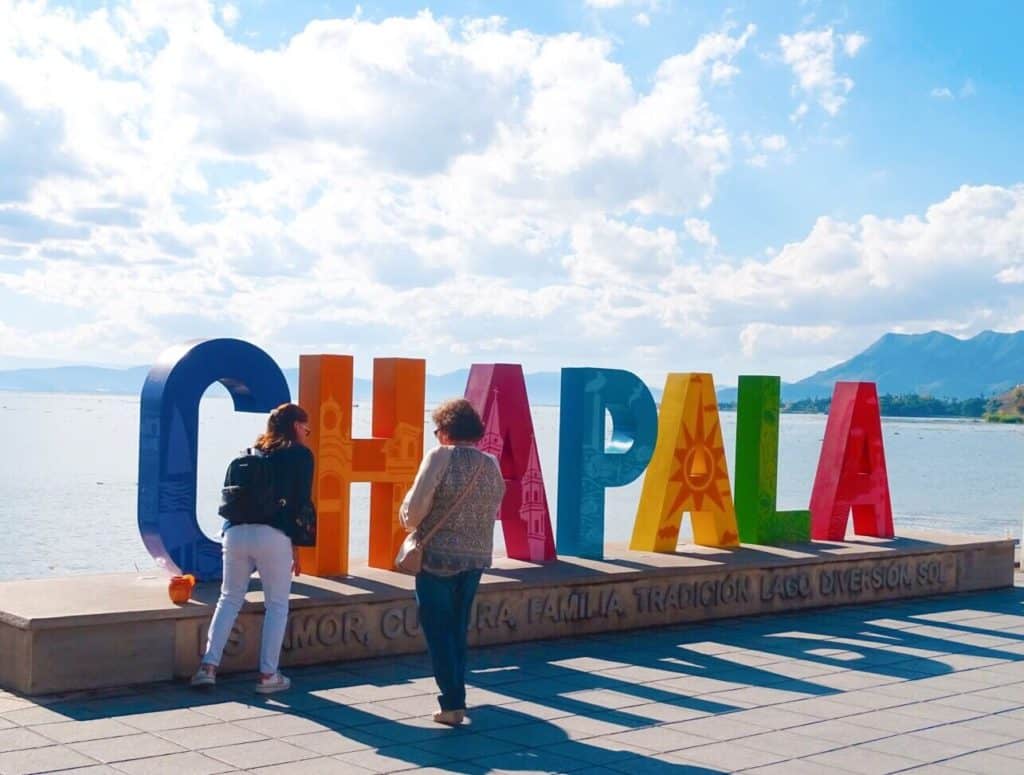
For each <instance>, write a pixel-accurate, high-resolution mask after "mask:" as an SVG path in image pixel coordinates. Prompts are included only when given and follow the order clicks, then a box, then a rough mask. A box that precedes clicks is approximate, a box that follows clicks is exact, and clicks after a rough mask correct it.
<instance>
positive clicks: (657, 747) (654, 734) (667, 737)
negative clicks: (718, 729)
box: [607, 727, 713, 753]
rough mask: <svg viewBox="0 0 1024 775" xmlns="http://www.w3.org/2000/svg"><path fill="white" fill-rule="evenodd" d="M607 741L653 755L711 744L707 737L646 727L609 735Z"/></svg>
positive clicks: (662, 728)
mask: <svg viewBox="0 0 1024 775" xmlns="http://www.w3.org/2000/svg"><path fill="white" fill-rule="evenodd" d="M607 739H608V740H609V741H612V742H617V743H625V744H626V745H629V746H635V747H637V748H644V749H646V750H648V751H653V752H654V753H670V752H672V751H680V750H682V749H684V748H692V747H694V746H697V745H707V744H708V743H711V742H713V741H712V740H711V739H709V738H707V737H702V736H700V735H695V734H692V733H689V732H680V731H678V730H673V729H667V728H665V727H647V728H646V729H636V730H633V731H632V732H620V733H619V734H617V735H610V736H609V737H608V738H607Z"/></svg>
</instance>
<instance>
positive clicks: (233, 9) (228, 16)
mask: <svg viewBox="0 0 1024 775" xmlns="http://www.w3.org/2000/svg"><path fill="white" fill-rule="evenodd" d="M220 18H221V20H222V21H223V22H224V24H226V25H227V26H228V27H234V26H235V25H236V24H238V20H239V19H240V18H242V13H241V11H239V10H238V6H237V5H235V4H234V3H225V4H224V6H223V7H222V8H221V9H220Z"/></svg>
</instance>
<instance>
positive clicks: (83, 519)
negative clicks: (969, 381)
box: [0, 388, 1024, 579]
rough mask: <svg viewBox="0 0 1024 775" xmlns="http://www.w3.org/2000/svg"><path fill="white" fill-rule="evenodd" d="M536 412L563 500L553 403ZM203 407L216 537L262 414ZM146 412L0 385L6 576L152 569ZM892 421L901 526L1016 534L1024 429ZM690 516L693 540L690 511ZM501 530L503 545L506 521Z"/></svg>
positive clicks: (808, 461) (790, 445)
mask: <svg viewBox="0 0 1024 775" xmlns="http://www.w3.org/2000/svg"><path fill="white" fill-rule="evenodd" d="M217 390H218V391H219V388H218V389H217ZM212 392H215V391H213V390H211V393H212ZM370 411H371V410H370V408H369V407H368V406H360V407H359V408H357V409H356V410H355V428H354V434H355V435H357V436H365V435H368V434H369V429H370ZM533 412H534V423H535V425H536V430H537V436H538V440H539V445H540V455H541V465H542V467H543V469H544V477H545V483H546V485H547V488H548V499H549V502H550V504H551V507H552V510H553V511H554V505H555V503H556V502H557V484H558V481H557V471H558V409H557V408H555V407H535V408H534V410H533ZM200 414H201V421H200V439H199V470H200V475H199V503H198V507H199V518H200V524H202V525H203V527H204V529H206V530H207V532H208V533H210V534H211V535H216V533H217V530H218V528H219V519H218V517H217V514H216V507H217V501H218V498H219V488H220V484H221V481H222V479H223V476H224V469H225V467H226V465H227V463H228V461H230V459H231V458H232V457H234V455H235V454H236V453H237V451H238V450H239V449H241V448H242V447H244V446H246V445H248V444H250V443H251V442H252V441H253V440H254V438H255V437H256V435H257V434H258V433H259V431H260V430H261V429H262V427H263V424H264V422H265V418H264V416H262V415H252V414H245V413H236V412H234V411H233V409H232V405H231V402H230V400H228V399H227V398H224V397H222V396H219V395H218V396H214V395H211V396H209V397H207V398H205V399H204V400H203V403H202V405H201V408H200ZM138 419H139V401H138V398H136V397H132V396H80V395H41V394H19V393H2V392H0V427H2V428H3V430H4V432H5V433H6V434H7V439H8V441H7V443H6V444H5V445H4V447H3V449H2V450H0V537H2V540H0V579H15V578H36V577H43V576H56V575H66V574H73V573H100V572H116V571H134V570H136V569H137V570H140V571H144V572H147V573H148V572H151V571H153V570H154V569H155V565H154V563H153V560H152V559H151V558H150V557H149V555H148V554H147V552H146V550H145V548H144V547H143V545H142V540H141V539H140V538H139V535H138V530H137V528H136V517H135V508H136V481H137V474H138V470H137V469H138V427H139V422H138ZM424 421H425V425H426V424H427V421H428V418H427V417H424ZM722 426H723V432H724V437H725V444H726V447H727V449H728V454H729V461H730V472H731V471H732V470H733V465H732V463H733V459H734V458H733V442H734V440H735V432H736V416H735V414H733V413H729V412H724V413H723V414H722ZM883 428H884V432H885V449H886V457H887V462H888V469H889V481H890V487H891V490H892V500H893V510H894V511H895V514H896V530H897V533H898V532H899V531H900V530H901V529H908V528H912V529H937V530H948V531H955V532H962V533H976V534H984V535H994V536H1000V537H1002V536H1006V535H1012V536H1014V537H1019V536H1020V533H1021V515H1022V512H1024V482H1022V481H1021V479H1019V478H1018V477H1017V475H1016V474H1017V467H1018V465H1019V464H1020V462H1021V461H1022V460H1024V428H1022V427H1018V426H1006V425H990V424H986V423H980V422H971V421H948V420H941V421H940V420H904V419H884V420H883ZM824 429H825V417H824V416H820V415H784V416H783V419H782V428H781V444H780V452H779V458H780V459H779V508H780V509H796V508H806V507H807V502H808V499H809V497H810V490H811V485H812V483H813V481H814V471H815V468H816V466H817V460H818V453H819V451H820V448H821V439H822V435H823V433H824ZM427 438H428V439H430V438H431V437H430V436H429V434H428V436H427ZM640 481H641V480H639V479H638V480H637V481H636V482H634V483H633V484H631V485H629V486H626V487H622V488H615V489H609V490H608V491H607V496H606V503H607V515H606V536H607V540H609V541H625V540H628V538H629V536H630V533H631V530H632V522H633V516H634V513H635V509H636V503H637V498H638V496H639V491H640ZM368 499H369V486H368V485H355V486H354V487H353V500H352V504H353V505H352V517H351V519H352V528H351V530H352V532H351V536H352V556H353V558H355V557H361V556H365V554H366V543H367V513H368V508H369V506H368ZM555 516H556V515H555V514H554V513H552V519H554V518H555ZM683 526H684V529H683V534H682V537H683V539H685V538H686V537H688V531H689V521H688V519H684V522H683ZM496 538H497V540H496V544H497V547H498V552H499V553H500V552H501V549H502V543H501V528H500V526H497V527H496Z"/></svg>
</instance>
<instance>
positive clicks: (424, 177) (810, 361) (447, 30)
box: [0, 0, 1024, 384]
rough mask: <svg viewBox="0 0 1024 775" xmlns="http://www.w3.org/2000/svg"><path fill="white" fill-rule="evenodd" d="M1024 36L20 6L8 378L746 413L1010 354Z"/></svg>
mask: <svg viewBox="0 0 1024 775" xmlns="http://www.w3.org/2000/svg"><path fill="white" fill-rule="evenodd" d="M1022 22H1024V6H1021V5H1020V4H1018V3H1013V2H1002V3H997V2H981V3H973V4H971V5H970V6H965V5H963V4H959V3H952V2H901V3H882V2H858V3H829V2H793V3H782V2H779V3H770V4H769V3H763V2H736V3H731V4H728V5H724V4H721V3H716V2H685V3H684V2H681V1H677V0H572V1H570V0H558V1H556V2H544V3H540V2H536V3H532V2H515V3H513V2H488V3H482V2H440V3H431V4H429V5H427V4H422V3H407V2H394V3H391V2H376V3H361V4H358V5H357V4H354V3H329V2H309V3H306V2H289V3H284V2H269V0H264V1H263V2H235V3H207V2H204V1H203V0H166V1H165V0H159V2H156V1H154V2H148V3H142V2H139V3H105V2H89V3H69V4H64V5H61V4H58V3H50V4H48V5H39V4H25V3H20V2H11V1H10V0H0V168H2V169H4V170H5V171H6V173H7V174H6V176H5V179H2V180H0V368H2V367H4V366H12V365H19V364H24V363H33V362H44V361H59V362H98V363H122V364H126V365H127V364H135V363H144V362H147V361H149V360H151V359H152V358H153V357H155V355H156V354H157V353H158V352H159V351H160V350H161V349H162V348H164V347H166V346H169V345H171V344H174V343H175V342H177V341H179V340H181V339H183V338H191V337H195V336H217V335H233V336H242V337H245V338H248V339H250V340H252V341H254V342H255V343H257V344H259V345H261V346H263V347H265V348H266V349H268V350H269V351H270V352H272V353H273V354H274V355H275V356H276V357H278V358H279V360H281V361H282V363H283V364H285V365H291V362H292V361H293V360H294V359H295V357H296V356H297V354H298V353H300V352H316V351H328V352H351V353H353V354H355V355H357V357H358V358H359V361H358V362H360V363H361V364H363V366H362V367H361V368H360V369H359V370H360V371H361V372H362V373H366V372H368V370H369V359H370V358H372V357H373V356H375V355H393V354H399V355H416V356H423V357H427V358H428V368H429V369H430V370H431V371H435V372H440V371H446V370H449V369H453V368H458V367H462V366H466V365H468V364H469V363H470V362H473V361H489V360H491V361H493V360H504V361H519V362H522V363H524V365H525V366H526V368H527V370H531V371H533V370H547V369H553V368H557V367H558V366H561V365H580V364H588V365H622V366H624V367H627V368H632V369H634V370H636V371H638V372H639V373H641V374H643V375H644V376H646V377H648V378H650V379H653V380H655V381H656V380H658V379H659V378H660V376H661V375H663V374H664V373H665V372H666V371H688V370H707V371H712V372H714V373H715V374H716V378H717V379H718V380H719V381H720V382H721V383H723V384H727V383H733V382H734V381H735V377H736V375H737V374H738V373H755V372H761V373H778V374H781V375H782V376H784V377H785V378H788V379H794V378H799V377H801V376H805V375H806V374H808V373H810V372H812V371H814V370H817V369H819V368H824V367H827V366H829V365H831V364H832V363H834V362H836V361H838V360H842V359H845V358H846V357H849V356H851V355H852V354H854V353H855V352H857V351H859V350H861V349H863V348H864V347H866V346H867V345H868V344H870V343H871V342H872V341H873V340H874V339H875V338H877V337H878V336H879V335H881V334H882V333H884V332H886V331H890V330H898V331H909V332H914V331H927V330H930V329H933V328H939V329H942V330H947V331H949V332H951V333H954V334H956V335H960V336H970V335H972V334H974V333H977V332H979V331H981V330H984V329H986V328H993V329H997V330H1016V329H1018V328H1020V327H1022V316H1021V314H1020V313H1019V312H1018V309H1017V307H1018V306H1019V305H1018V304H1017V303H1016V302H1018V301H1019V299H1020V290H1019V289H1020V285H1021V283H1022V282H1024V188H1022V184H1024V169H1022V166H1024V161H1022V154H1021V153H1020V143H1019V140H1018V135H1019V134H1020V129H1019V127H1020V126H1022V125H1024V121H1022V119H1024V107H1022V106H1024V99H1022V97H1024V93H1022V92H1024V66H1022V64H1021V63H1020V60H1019V54H1018V51H1019V42H1018V40H1017V38H1016V35H1017V34H1018V32H1019V30H1020V29H1022V28H1024V24H1022ZM27 149H31V151H30V152H29V151H28V150H27Z"/></svg>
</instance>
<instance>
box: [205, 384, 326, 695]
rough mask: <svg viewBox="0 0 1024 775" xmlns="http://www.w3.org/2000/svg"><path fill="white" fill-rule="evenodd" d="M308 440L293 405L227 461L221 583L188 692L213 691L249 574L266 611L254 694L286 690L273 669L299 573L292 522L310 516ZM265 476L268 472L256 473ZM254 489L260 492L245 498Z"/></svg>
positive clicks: (303, 417)
mask: <svg viewBox="0 0 1024 775" xmlns="http://www.w3.org/2000/svg"><path fill="white" fill-rule="evenodd" d="M309 433H310V429H309V415H308V414H307V413H306V411H305V410H304V409H303V408H302V407H301V406H298V405H297V404H281V405H280V406H279V407H277V408H276V409H274V411H272V412H271V413H270V417H268V418H267V430H266V433H264V434H262V435H261V436H260V437H259V438H258V439H257V440H256V445H255V452H252V453H251V454H249V455H248V456H243V457H242V458H239V459H238V460H236V461H234V462H233V463H232V466H231V467H230V468H229V469H228V477H227V478H228V480H229V481H226V482H225V488H224V501H223V502H222V506H221V509H220V512H221V514H222V515H224V516H226V517H227V521H226V522H225V524H224V549H223V552H224V581H223V583H222V585H221V592H220V599H219V600H218V601H217V610H216V611H215V612H214V614H213V621H211V622H210V631H209V635H208V637H207V641H206V653H205V655H204V656H203V659H202V662H201V663H200V665H199V669H198V670H197V671H196V673H195V675H194V676H192V685H193V686H212V685H213V684H215V683H216V680H217V677H216V676H217V666H218V665H219V664H220V659H221V654H222V653H223V651H224V646H225V644H226V643H227V640H228V636H229V635H230V634H231V628H232V627H233V626H234V624H235V619H236V617H237V616H238V612H239V610H241V607H242V604H243V603H244V602H245V593H246V591H247V590H248V588H249V578H250V576H251V575H252V572H253V570H256V571H258V572H259V574H260V582H261V583H262V586H263V599H264V608H265V610H266V613H265V616H264V619H263V641H262V644H261V648H260V676H259V680H258V682H257V684H256V691H257V692H259V693H260V694H271V693H273V692H280V691H284V690H285V689H288V688H289V687H290V686H291V681H290V680H289V679H288V678H287V677H285V676H283V675H281V673H280V671H279V670H278V661H279V659H280V657H281V645H282V643H283V642H284V634H285V627H286V625H287V623H288V598H289V595H290V593H291V583H292V579H291V575H292V573H293V572H294V574H295V575H296V576H298V575H299V571H300V569H299V556H298V549H297V548H296V547H295V546H293V540H298V536H297V532H298V531H299V530H300V527H301V526H300V525H299V524H298V523H299V522H300V520H297V519H296V517H297V516H298V515H302V514H308V513H310V511H311V508H312V503H311V501H310V493H311V492H312V487H313V453H312V452H311V451H310V449H309V448H308V447H307V446H306V439H307V437H308V436H309ZM260 458H262V460H261V459H260ZM246 467H250V468H251V469H254V470H253V471H250V472H246V471H244V470H243V471H242V473H243V474H245V473H248V474H249V478H248V479H246V478H245V477H244V476H241V475H238V474H237V473H236V471H237V469H239V468H241V469H245V468H246ZM265 468H269V471H262V470H257V469H265ZM257 474H258V475H257ZM266 474H269V477H268V476H266ZM233 478H237V479H238V481H242V482H243V484H244V485H245V486H229V485H236V484H237V483H236V482H233V481H231V480H232V479H233ZM261 488H264V489H266V490H267V492H266V493H259V492H257V493H254V492H251V491H249V490H259V489H261ZM268 504H269V505H268Z"/></svg>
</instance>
